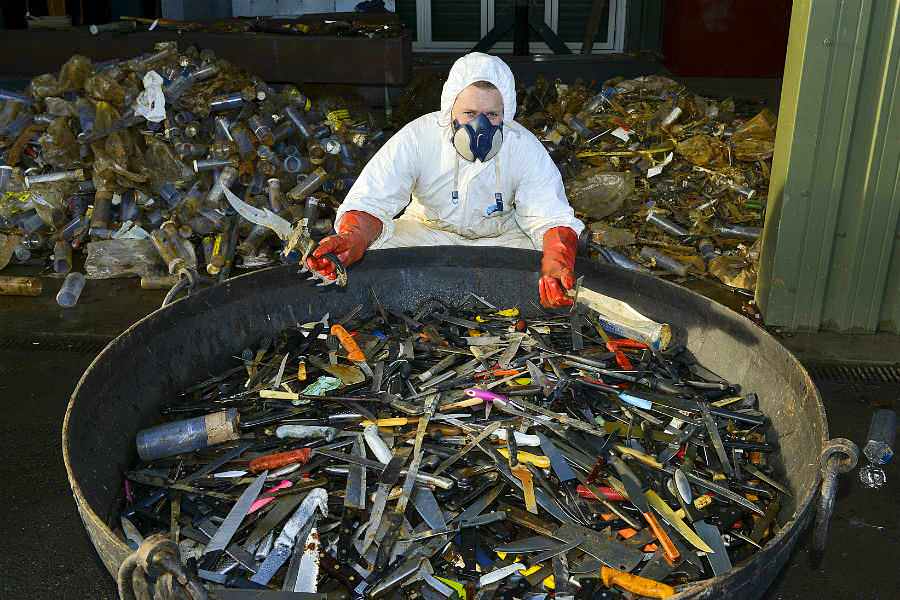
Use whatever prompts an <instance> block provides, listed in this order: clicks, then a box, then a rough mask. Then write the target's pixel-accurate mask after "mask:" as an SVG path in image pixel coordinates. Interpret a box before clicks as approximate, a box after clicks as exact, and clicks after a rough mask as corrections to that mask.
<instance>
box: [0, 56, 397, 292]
mask: <svg viewBox="0 0 900 600" xmlns="http://www.w3.org/2000/svg"><path fill="white" fill-rule="evenodd" d="M0 102H2V104H0V152H2V154H0V157H2V160H0V163H3V166H2V167H0V268H2V267H3V266H5V265H6V264H7V263H8V262H9V261H10V260H11V259H14V260H16V261H18V262H24V261H28V260H29V258H30V257H31V256H32V254H34V255H36V257H41V256H47V255H49V254H50V253H51V252H52V262H51V264H52V269H53V271H55V272H57V273H68V272H69V271H70V270H71V269H72V266H73V265H72V263H73V257H72V251H73V249H86V254H87V257H86V263H85V272H86V275H87V277H88V278H89V279H91V278H108V277H120V276H127V275H139V276H141V277H143V278H144V284H145V285H146V286H153V285H154V279H159V277H157V276H158V275H160V274H161V272H162V270H163V269H167V270H168V275H169V276H178V275H184V274H185V273H186V274H188V275H190V281H191V283H195V282H197V281H199V280H202V279H203V278H204V277H217V278H219V280H224V279H225V278H226V277H227V276H228V274H229V272H230V271H231V269H232V267H233V266H234V267H237V268H251V267H258V266H263V265H268V264H270V263H272V262H273V261H275V260H278V255H277V253H278V252H279V251H282V252H283V255H284V256H287V257H290V258H291V259H292V260H297V256H296V254H297V253H294V254H293V255H292V254H291V252H290V250H291V249H294V250H302V249H304V248H306V247H308V244H304V243H303V241H304V240H308V239H309V238H310V236H316V237H321V236H322V235H325V234H327V233H328V232H329V231H330V230H331V229H332V223H331V221H330V220H329V219H328V218H325V217H327V216H328V213H326V212H325V211H326V210H333V209H334V208H336V207H337V206H338V205H339V204H340V201H341V198H342V197H343V194H344V193H345V192H346V190H348V189H349V187H350V186H351V185H352V183H353V181H354V179H355V176H356V175H357V174H358V173H359V170H360V169H361V168H362V165H364V164H365V163H366V162H367V161H368V159H369V158H370V157H371V156H372V154H374V153H375V151H376V150H377V148H378V147H379V145H380V143H381V142H382V141H383V140H384V138H385V134H384V132H383V131H381V130H380V129H378V128H376V127H375V125H374V123H373V122H372V121H371V120H370V119H369V118H367V115H366V113H364V112H362V111H359V112H355V113H354V114H353V115H351V113H350V110H349V107H351V105H350V104H348V103H346V102H345V101H344V100H340V99H335V98H331V97H323V98H320V99H318V100H315V101H314V100H311V99H310V98H308V97H306V96H305V95H304V94H303V93H302V92H301V91H300V90H299V89H298V88H297V87H295V86H293V85H283V86H278V87H277V88H276V87H273V86H270V85H268V84H266V83H265V82H263V81H261V80H259V79H258V78H255V77H252V76H250V75H248V74H247V73H245V72H243V71H241V70H239V69H237V68H235V67H234V66H233V65H231V64H229V63H228V62H226V61H224V60H221V59H217V58H216V57H215V56H214V55H213V54H212V53H211V52H208V51H205V50H204V51H198V50H197V48H195V47H190V48H186V49H185V50H184V51H183V52H180V51H179V49H178V47H177V45H176V44H175V43H171V42H166V43H161V44H158V45H157V46H156V48H155V50H154V52H152V53H150V54H146V55H142V56H138V57H136V58H133V59H129V60H114V61H108V62H105V63H92V62H91V61H90V60H89V59H87V58H85V57H83V56H79V55H75V56H73V57H72V58H71V59H70V60H69V61H68V62H66V64H65V65H63V67H62V68H61V70H60V72H59V74H58V75H54V74H45V75H41V76H39V77H37V78H35V79H34V80H33V81H32V82H31V84H30V86H29V88H28V90H27V92H26V93H24V94H19V93H14V92H8V91H0ZM357 117H359V118H357ZM229 189H230V191H233V192H235V193H237V194H238V195H239V196H240V197H241V198H242V199H243V202H245V203H246V204H249V205H250V207H251V209H252V208H260V209H263V210H264V211H269V212H268V217H269V218H270V219H271V220H274V221H278V219H279V218H280V219H281V220H280V221H278V222H280V223H287V225H288V227H287V229H288V230H290V229H291V226H292V224H293V226H294V227H296V228H298V229H299V230H302V231H300V232H293V233H297V235H293V236H292V235H291V233H292V232H290V231H288V232H287V233H284V235H285V237H284V239H281V240H278V239H275V238H276V236H275V234H273V231H272V229H270V228H268V227H265V226H260V225H253V223H251V222H249V221H247V220H245V219H242V218H240V217H239V216H237V215H236V214H235V211H234V210H233V209H232V206H231V204H233V202H230V201H229V200H228V199H227V198H226V190H229ZM319 208H321V209H323V210H322V211H321V215H320V211H319V210H318V209H319ZM275 229H276V230H277V228H275ZM300 233H302V234H303V235H299V234H300ZM4 234H5V235H4ZM279 235H282V232H279ZM288 242H290V243H289V244H288ZM291 244H293V248H291V247H287V248H285V247H283V246H284V245H287V246H290V245H291ZM73 275H74V274H73ZM79 275H80V274H79ZM201 275H202V277H201ZM176 280H177V278H176ZM173 283H174V281H173V280H172V279H171V278H163V282H162V283H161V284H160V285H161V286H169V287H170V286H172V285H173ZM76 300H77V297H76Z"/></svg>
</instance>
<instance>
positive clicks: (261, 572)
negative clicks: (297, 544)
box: [250, 546, 291, 585]
mask: <svg viewBox="0 0 900 600" xmlns="http://www.w3.org/2000/svg"><path fill="white" fill-rule="evenodd" d="M290 557H291V548H290V546H275V547H274V548H273V549H272V551H271V552H269V555H268V556H267V557H266V560H264V561H263V564H261V565H260V566H259V569H257V571H256V574H255V575H254V576H253V577H251V578H250V581H252V582H253V583H258V584H259V585H266V584H267V583H269V582H270V581H272V578H273V577H275V573H277V572H278V569H280V568H281V567H282V565H284V563H286V562H287V561H288V559H289V558H290Z"/></svg>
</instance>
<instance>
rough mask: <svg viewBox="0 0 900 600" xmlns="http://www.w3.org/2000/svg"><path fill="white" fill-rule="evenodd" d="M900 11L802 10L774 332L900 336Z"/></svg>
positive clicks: (768, 305)
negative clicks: (899, 216)
mask: <svg viewBox="0 0 900 600" xmlns="http://www.w3.org/2000/svg"><path fill="white" fill-rule="evenodd" d="M898 24H900V2H897V1H896V0H894V1H884V0H844V1H843V2H822V1H817V2H814V1H812V0H797V1H795V2H794V7H793V12H792V15H791V33H790V39H789V41H788V56H787V61H786V64H785V77H784V85H783V88H782V100H781V107H780V111H779V119H778V137H777V140H776V148H775V157H774V161H773V168H772V180H771V185H770V188H769V210H768V214H767V216H766V228H765V233H764V246H763V254H762V260H761V262H760V277H759V285H758V287H757V292H756V297H757V302H758V303H759V305H760V308H761V309H762V312H763V315H764V318H765V321H766V323H767V324H768V325H773V326H779V327H784V328H786V329H793V330H818V329H827V330H833V331H846V332H874V331H876V330H882V331H892V332H895V333H900V300H898V295H900V242H898V240H900V235H898V226H900V224H898V213H900V185H898V182H900V178H898V170H900V89H898V86H900V70H898V67H900V39H898V34H897V30H898Z"/></svg>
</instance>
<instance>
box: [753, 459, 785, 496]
mask: <svg viewBox="0 0 900 600" xmlns="http://www.w3.org/2000/svg"><path fill="white" fill-rule="evenodd" d="M741 468H743V469H744V470H745V471H747V472H748V473H750V474H751V475H753V476H754V477H756V478H757V479H759V480H760V481H764V482H765V483H768V484H769V485H771V486H772V487H773V488H775V489H776V490H778V491H779V492H781V493H782V494H784V495H785V496H788V497H790V495H791V493H790V492H789V491H788V490H787V488H785V487H784V486H783V485H781V484H780V483H778V482H777V481H775V480H774V479H772V478H771V477H769V476H768V475H766V474H765V473H763V472H762V471H760V470H759V469H757V468H756V467H754V466H753V465H752V464H750V463H747V464H745V465H742V466H741Z"/></svg>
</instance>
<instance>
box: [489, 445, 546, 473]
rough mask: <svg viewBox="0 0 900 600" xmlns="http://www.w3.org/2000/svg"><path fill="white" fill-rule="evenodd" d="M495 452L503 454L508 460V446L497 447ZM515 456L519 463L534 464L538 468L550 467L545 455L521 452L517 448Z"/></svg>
mask: <svg viewBox="0 0 900 600" xmlns="http://www.w3.org/2000/svg"><path fill="white" fill-rule="evenodd" d="M497 452H499V453H500V454H501V455H503V458H505V459H506V460H509V448H498V449H497ZM517 458H518V459H519V462H520V463H525V464H529V465H534V466H535V467H537V468H538V469H549V468H550V458H549V457H547V456H540V455H538V454H532V453H531V452H522V451H521V450H519V452H518V455H517Z"/></svg>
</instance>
